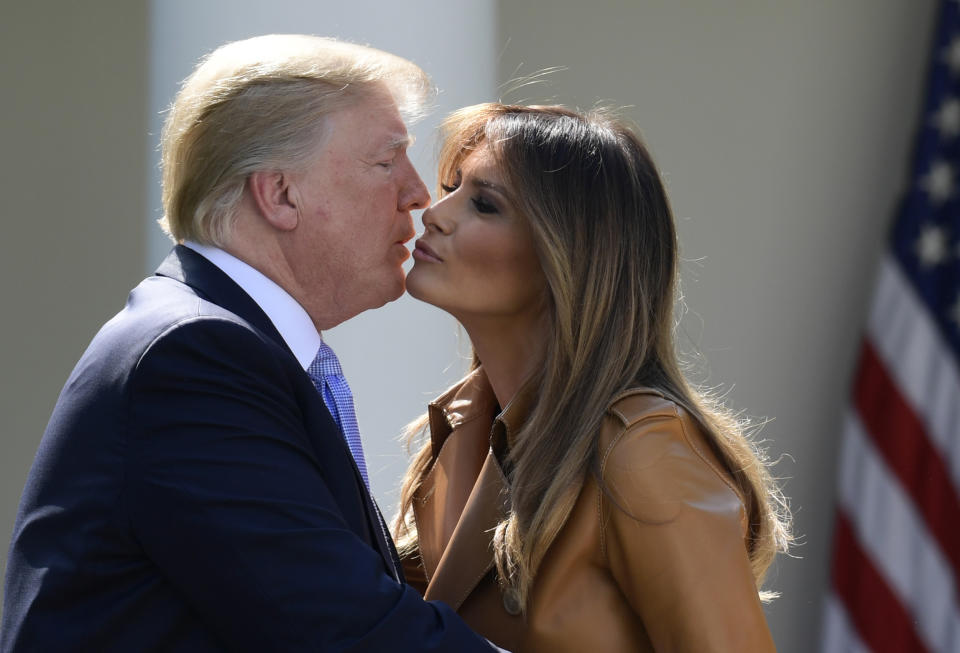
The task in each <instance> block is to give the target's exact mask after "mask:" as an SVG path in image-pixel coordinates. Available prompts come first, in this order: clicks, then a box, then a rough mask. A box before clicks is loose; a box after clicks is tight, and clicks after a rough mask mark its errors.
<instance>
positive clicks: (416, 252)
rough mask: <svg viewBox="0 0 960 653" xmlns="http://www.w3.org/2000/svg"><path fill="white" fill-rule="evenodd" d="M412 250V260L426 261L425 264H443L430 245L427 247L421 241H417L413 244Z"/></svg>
mask: <svg viewBox="0 0 960 653" xmlns="http://www.w3.org/2000/svg"><path fill="white" fill-rule="evenodd" d="M415 245H416V246H415V247H414V249H413V258H415V259H417V260H418V261H426V262H427V263H443V259H442V258H440V257H439V256H438V255H437V253H436V252H435V251H433V248H432V247H430V245H427V244H426V243H425V242H423V240H422V239H421V240H418V241H417V242H416V243H415Z"/></svg>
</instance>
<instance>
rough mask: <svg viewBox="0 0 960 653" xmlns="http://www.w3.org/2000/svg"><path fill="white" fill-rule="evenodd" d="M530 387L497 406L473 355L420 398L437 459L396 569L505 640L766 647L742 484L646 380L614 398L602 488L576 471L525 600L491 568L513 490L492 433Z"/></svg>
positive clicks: (521, 411)
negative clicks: (453, 381) (575, 492)
mask: <svg viewBox="0 0 960 653" xmlns="http://www.w3.org/2000/svg"><path fill="white" fill-rule="evenodd" d="M531 394H532V393H531V392H530V391H529V390H528V391H525V392H521V393H519V394H518V395H517V397H515V398H514V400H513V401H512V402H511V403H510V404H509V405H508V406H507V409H506V410H504V411H503V412H502V413H501V414H499V415H497V410H498V409H497V404H496V398H495V397H494V395H493V392H492V390H491V388H490V385H489V383H488V381H487V379H486V376H485V375H484V374H483V371H482V369H479V370H477V371H475V372H473V373H472V374H471V375H470V376H468V377H467V378H466V379H464V380H463V381H462V382H461V383H459V384H458V385H456V386H454V387H453V388H451V389H450V390H448V391H447V392H446V393H444V395H443V396H441V397H440V398H439V399H437V400H436V401H435V402H433V403H432V404H430V408H429V418H430V435H431V440H432V445H433V454H434V463H433V466H432V468H431V469H430V471H429V473H428V475H427V477H426V478H425V479H424V483H423V485H422V487H421V488H420V490H419V492H418V494H417V496H416V499H415V501H414V516H415V519H416V525H417V530H418V535H419V555H417V552H415V553H414V554H413V555H412V556H409V557H407V558H406V559H405V560H404V568H405V571H406V573H407V578H408V582H410V583H411V585H413V586H414V587H417V588H419V589H420V590H421V591H422V592H423V593H424V596H425V598H427V599H439V600H442V601H444V602H446V603H448V604H449V605H451V606H453V607H454V608H455V609H456V610H457V612H458V613H459V614H460V615H461V616H462V617H463V618H464V620H465V621H466V622H467V623H468V624H469V625H470V626H471V627H473V628H474V629H475V630H476V631H477V632H479V633H480V634H481V635H483V636H485V637H487V638H489V639H490V640H492V641H493V642H494V643H496V644H498V645H499V646H502V647H504V648H507V649H509V650H511V651H515V652H521V651H522V652H523V653H529V652H549V653H562V652H564V651H571V652H573V651H576V652H588V653H592V652H595V651H596V652H601V651H602V652H611V653H617V652H620V651H624V652H626V651H631V652H635V651H660V652H662V651H684V652H686V651H690V652H696V653H707V652H711V651H730V652H737V653H753V652H759V651H764V652H765V651H774V650H775V649H774V645H773V641H772V639H771V637H770V634H769V631H768V629H767V625H766V621H765V619H764V615H763V611H762V609H761V607H760V602H759V599H758V596H757V589H756V586H755V584H754V580H753V576H752V574H751V571H750V566H749V562H748V558H747V551H746V547H745V534H746V523H745V518H744V509H743V503H742V501H741V498H740V496H739V495H738V493H737V492H736V491H735V490H734V489H733V486H732V484H731V483H730V481H729V480H728V477H727V475H726V474H725V473H724V472H722V471H721V467H720V465H719V463H718V461H717V459H716V457H715V456H714V454H713V453H712V452H711V450H710V448H709V447H708V446H707V444H706V442H705V441H704V438H703V436H702V435H701V433H700V431H699V429H698V428H697V426H696V424H695V422H694V420H693V419H691V418H690V416H689V415H687V414H686V413H685V412H684V411H683V409H681V408H680V407H678V406H677V405H676V404H675V403H673V402H671V401H669V400H667V399H665V398H664V397H662V396H661V395H660V394H658V393H657V392H656V391H654V390H650V389H645V388H637V389H634V390H630V391H628V392H625V393H623V394H621V395H620V396H618V397H616V398H615V399H614V401H613V402H611V404H610V407H609V409H608V410H607V414H606V415H605V416H604V421H603V426H602V432H601V435H600V442H599V446H600V456H601V458H600V460H601V461H602V465H601V469H602V478H603V482H604V484H605V485H606V487H607V489H608V492H609V496H608V494H607V493H604V492H601V491H600V489H599V488H598V485H597V482H596V481H595V480H594V479H593V478H592V476H591V477H588V479H587V480H586V482H585V483H584V485H583V489H582V490H581V492H580V496H579V498H578V500H577V503H576V505H575V507H574V508H573V512H572V513H571V515H570V517H569V520H568V521H567V523H566V525H565V526H564V528H563V529H562V531H561V532H560V534H559V536H558V537H557V539H556V540H555V541H554V542H553V544H552V546H551V548H550V550H549V551H548V553H547V556H546V558H545V560H544V562H543V564H542V566H541V567H540V570H539V572H538V573H537V576H536V579H535V581H534V586H533V589H532V593H531V597H530V601H529V605H528V610H527V614H526V617H525V618H524V616H522V615H521V613H520V609H519V604H518V601H517V598H516V594H515V591H514V590H510V589H506V590H503V589H501V587H500V586H499V585H498V583H497V579H496V575H495V571H494V565H493V554H492V549H491V540H492V531H493V528H494V527H495V526H496V524H497V523H498V522H499V521H500V519H501V518H502V517H503V516H504V515H505V514H506V511H507V509H508V506H509V491H508V488H507V485H506V479H505V477H504V475H503V472H502V470H501V467H500V465H499V463H498V462H497V459H496V457H495V456H494V455H493V454H492V453H491V442H492V441H493V442H496V441H497V438H501V437H505V438H506V439H507V441H508V442H509V440H510V437H511V436H512V433H514V432H516V429H517V428H518V427H519V426H520V425H521V424H522V421H523V419H525V418H526V416H527V413H528V411H529V407H530V402H531Z"/></svg>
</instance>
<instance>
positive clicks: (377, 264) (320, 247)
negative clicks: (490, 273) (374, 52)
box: [288, 89, 430, 320]
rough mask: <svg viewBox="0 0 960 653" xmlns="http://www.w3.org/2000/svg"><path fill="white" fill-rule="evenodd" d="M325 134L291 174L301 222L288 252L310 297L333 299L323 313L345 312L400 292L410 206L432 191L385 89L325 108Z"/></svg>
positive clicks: (344, 315)
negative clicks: (307, 160) (411, 154)
mask: <svg viewBox="0 0 960 653" xmlns="http://www.w3.org/2000/svg"><path fill="white" fill-rule="evenodd" d="M324 133H325V136H324V138H323V142H322V143H321V144H320V145H319V147H318V149H317V155H316V157H315V158H314V159H313V162H312V163H311V164H309V165H308V166H307V167H306V168H305V169H304V170H302V171H300V172H299V173H294V174H293V175H292V181H293V183H292V186H291V190H290V192H291V193H293V194H294V199H295V201H296V203H297V206H298V210H299V221H298V226H297V228H296V230H295V231H294V232H291V236H292V242H291V243H290V248H289V250H288V256H289V260H290V263H291V265H292V267H293V268H294V271H295V274H296V276H297V278H298V281H299V285H300V286H301V288H302V289H303V291H304V292H305V293H306V294H307V301H308V303H309V302H310V300H311V299H314V300H315V299H316V298H317V297H323V298H324V301H325V302H331V301H332V302H333V306H324V307H321V309H322V312H330V313H333V314H336V315H337V316H338V317H339V319H347V318H348V317H352V316H353V315H356V314H357V313H360V312H362V311H364V310H367V309H369V308H376V307H378V306H382V305H383V304H385V303H386V302H389V301H392V300H394V299H396V298H397V297H399V296H400V295H401V294H403V290H404V273H403V269H402V267H401V264H402V263H403V262H404V261H405V260H406V259H407V257H408V256H409V255H410V253H409V251H408V250H407V248H406V247H405V246H404V243H405V242H407V241H408V240H410V239H411V238H412V237H413V236H414V228H413V220H412V219H411V216H410V211H411V210H413V209H421V208H425V207H426V206H427V205H429V203H430V194H429V193H428V192H427V188H426V186H424V184H423V180H421V179H420V177H419V175H417V172H416V170H414V168H413V164H412V163H411V162H410V159H409V158H408V157H407V151H406V150H407V145H408V144H409V142H410V138H409V136H408V134H407V129H406V126H405V125H404V123H403V119H402V118H401V117H400V113H399V111H398V110H397V107H396V104H395V103H394V101H393V98H392V97H391V96H390V94H389V93H388V92H387V91H386V90H385V89H377V90H376V91H374V92H372V93H369V94H368V95H367V96H366V97H364V98H363V99H362V100H360V102H359V103H358V104H354V105H352V106H350V107H347V108H345V109H342V110H339V111H335V112H334V113H332V114H330V115H328V116H327V117H326V118H325V126H324ZM311 295H313V297H311ZM312 313H313V312H311V314H312ZM315 320H316V316H315Z"/></svg>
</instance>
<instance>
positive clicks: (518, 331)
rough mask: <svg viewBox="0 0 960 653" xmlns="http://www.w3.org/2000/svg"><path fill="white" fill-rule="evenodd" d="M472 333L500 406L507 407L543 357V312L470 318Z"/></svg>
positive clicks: (468, 326) (465, 325)
mask: <svg viewBox="0 0 960 653" xmlns="http://www.w3.org/2000/svg"><path fill="white" fill-rule="evenodd" d="M460 323H461V324H462V325H463V328H464V329H465V330H466V332H467V334H468V335H469V336H470V341H471V342H472V343H473V349H474V351H475V352H476V354H477V358H479V359H480V363H481V364H482V365H483V371H484V373H485V374H486V376H487V380H489V381H490V386H491V387H492V388H493V393H494V395H496V397H497V403H498V404H500V408H501V409H503V408H506V407H507V404H509V403H510V400H511V399H513V397H514V395H516V394H517V391H518V390H520V387H521V386H522V385H523V383H524V382H525V381H526V380H527V378H528V377H529V376H530V375H531V373H532V372H533V371H534V369H535V368H536V366H537V365H538V364H540V362H541V361H542V360H543V352H544V342H545V338H546V334H547V329H546V323H545V320H544V319H543V316H542V313H539V312H538V313H537V314H536V315H524V316H511V317H510V318H476V317H473V318H466V319H460Z"/></svg>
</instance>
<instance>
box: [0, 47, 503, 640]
mask: <svg viewBox="0 0 960 653" xmlns="http://www.w3.org/2000/svg"><path fill="white" fill-rule="evenodd" d="M430 89H431V86H430V84H429V82H428V80H427V78H426V77H425V75H424V73H423V72H422V71H421V70H420V69H419V68H417V67H416V66H414V65H413V64H411V63H410V62H407V61H405V60H402V59H400V58H398V57H394V56H392V55H389V54H386V53H383V52H379V51H376V50H372V49H370V48H364V47H359V46H354V45H349V44H345V43H340V42H337V41H333V40H330V39H320V38H316V37H306V36H268V37H259V38H255V39H250V40H247V41H241V42H238V43H233V44H229V45H227V46H224V47H223V48H220V49H219V50H217V51H216V52H214V53H213V54H212V55H210V56H209V57H208V58H207V59H206V61H204V62H203V63H202V64H201V65H200V66H198V68H197V69H196V71H195V72H194V73H193V75H192V76H191V77H190V78H189V79H188V80H187V81H186V82H185V83H184V86H183V88H182V89H181V91H180V93H179V95H178V96H177V99H176V101H175V103H174V105H173V107H172V109H171V112H170V115H169V116H168V119H167V123H166V125H165V128H164V133H163V185H164V189H163V201H164V209H165V217H164V220H163V224H164V227H165V228H166V229H167V230H168V231H169V233H170V234H171V235H172V237H173V238H174V240H175V241H177V242H178V243H180V244H178V245H177V246H176V247H175V248H174V250H173V252H172V253H171V254H170V256H169V257H168V258H167V259H166V261H164V263H163V264H162V265H161V267H160V268H159V270H158V271H157V273H156V274H155V275H154V276H152V277H149V278H148V279H146V280H145V281H143V282H142V283H141V284H140V285H139V286H137V288H135V289H134V290H133V292H132V293H131V294H130V297H129V299H128V301H127V305H126V307H125V308H124V310H123V311H121V312H120V313H119V314H118V315H117V316H116V317H114V318H113V319H112V320H110V321H109V322H108V323H107V324H106V325H104V327H103V328H102V329H101V331H100V332H99V333H98V334H97V336H96V337H95V338H94V340H93V341H92V343H91V344H90V347H89V348H88V350H87V351H86V353H85V354H84V355H83V357H82V358H81V359H80V362H79V363H78V364H77V367H76V368H75V369H74V371H73V373H72V374H71V376H70V378H69V379H68V381H67V383H66V386H65V387H64V390H63V392H62V394H61V396H60V398H59V400H58V402H57V405H56V407H55V409H54V412H53V415H52V417H51V419H50V423H49V425H48V427H47V430H46V433H45V434H44V438H43V441H42V443H41V445H40V449H39V451H38V453H37V458H36V460H35V462H34V465H33V468H32V470H31V472H30V476H29V479H28V482H27V486H26V489H25V491H24V495H23V499H22V502H21V506H20V511H19V514H18V517H17V522H16V525H15V529H14V536H13V542H12V545H11V549H10V557H9V561H8V569H7V578H6V586H5V607H4V613H3V626H2V634H0V651H3V653H8V652H11V651H58V650H91V651H147V650H157V651H181V650H183V651H186V650H189V651H214V650H217V651H219V650H236V651H328V650H331V651H332V650H336V651H341V650H342V651H458V652H459V651H490V650H493V647H491V645H490V644H489V643H487V642H486V641H485V640H483V639H482V638H480V637H478V636H477V635H475V634H473V633H472V632H471V631H469V629H468V628H467V627H466V626H465V625H464V624H463V623H462V622H461V621H460V620H459V618H458V617H457V616H456V615H455V614H454V613H453V612H452V610H451V609H450V608H449V607H447V606H445V605H443V604H431V603H425V602H423V601H422V600H421V599H420V598H419V596H418V595H417V593H416V592H415V591H413V590H412V589H410V588H409V587H408V586H406V585H405V584H404V583H403V575H402V572H401V570H400V568H399V563H398V561H397V558H396V553H395V551H394V549H393V544H392V542H391V541H390V538H389V536H388V534H387V532H386V529H385V526H384V523H383V519H382V517H381V516H380V514H379V512H378V510H377V508H376V506H375V505H374V503H373V502H372V500H371V498H370V495H369V492H368V489H367V488H366V487H365V480H366V479H365V469H364V466H363V458H362V450H361V449H360V446H359V439H358V435H359V434H358V433H357V432H356V422H355V417H354V415H353V406H352V401H351V399H350V397H349V390H348V389H347V387H346V385H345V382H344V381H343V378H342V375H340V374H339V366H338V365H337V363H336V359H335V358H331V357H330V356H331V353H330V352H329V348H328V347H326V345H324V344H323V343H322V340H321V337H320V332H321V331H322V330H324V329H327V328H330V327H332V326H334V325H336V324H338V323H340V322H342V321H344V320H346V319H348V318H350V317H352V316H354V315H356V314H357V313H360V312H361V311H364V310H366V309H369V308H374V307H377V306H380V305H382V304H384V303H385V302H388V301H391V300H393V299H396V298H397V297H398V296H399V295H400V294H401V293H402V292H403V272H402V270H401V263H402V262H403V260H404V259H405V258H406V257H407V256H408V252H407V250H406V248H405V247H404V243H405V242H406V241H408V240H409V239H410V238H411V237H412V236H413V226H412V221H411V217H410V211H411V210H412V209H418V208H423V207H425V206H426V205H427V204H428V203H429V201H430V197H429V194H428V193H427V190H426V188H425V187H424V185H423V182H422V181H421V180H420V178H419V177H418V176H417V173H416V172H415V171H414V169H413V166H412V165H411V163H410V160H409V159H408V158H407V154H406V147H407V145H408V143H409V140H410V139H409V137H408V135H407V131H406V127H405V125H404V122H403V118H402V117H401V110H403V111H404V112H405V113H407V114H408V115H409V114H410V113H411V112H412V111H415V110H416V109H417V108H418V107H419V106H420V104H421V103H422V101H423V100H424V98H425V96H426V94H427V93H428V91H429V90H430Z"/></svg>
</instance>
